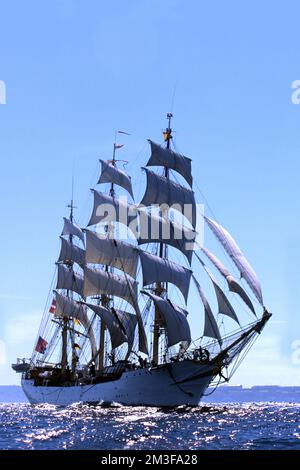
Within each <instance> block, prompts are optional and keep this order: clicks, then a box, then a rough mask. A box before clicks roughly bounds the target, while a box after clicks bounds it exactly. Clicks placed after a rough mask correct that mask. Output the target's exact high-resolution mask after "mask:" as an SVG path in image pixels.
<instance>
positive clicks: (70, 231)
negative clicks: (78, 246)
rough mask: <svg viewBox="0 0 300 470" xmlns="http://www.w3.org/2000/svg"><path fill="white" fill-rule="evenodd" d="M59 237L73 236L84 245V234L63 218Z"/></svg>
mask: <svg viewBox="0 0 300 470" xmlns="http://www.w3.org/2000/svg"><path fill="white" fill-rule="evenodd" d="M61 235H75V236H76V237H78V238H79V239H80V240H81V241H82V242H83V243H84V234H83V231H82V230H81V228H80V227H78V225H76V224H75V222H71V220H69V219H67V218H66V217H64V227H63V230H62V232H61Z"/></svg>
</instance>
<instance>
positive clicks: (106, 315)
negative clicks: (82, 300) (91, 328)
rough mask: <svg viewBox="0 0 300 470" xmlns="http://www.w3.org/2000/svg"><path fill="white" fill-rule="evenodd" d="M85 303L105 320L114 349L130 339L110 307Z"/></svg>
mask: <svg viewBox="0 0 300 470" xmlns="http://www.w3.org/2000/svg"><path fill="white" fill-rule="evenodd" d="M85 305H87V306H88V307H89V308H90V309H91V310H93V311H94V312H95V313H96V315H98V316H99V317H100V318H101V320H103V321H104V323H105V325H106V326H107V329H108V331H109V335H110V340H111V345H112V349H115V348H117V347H118V346H121V344H123V343H126V342H127V341H128V338H127V336H126V333H124V331H122V329H121V328H120V325H119V324H118V323H117V321H116V319H115V318H114V316H113V314H112V312H111V311H110V310H109V309H108V308H105V307H103V306H102V305H94V304H90V303H86V304H85Z"/></svg>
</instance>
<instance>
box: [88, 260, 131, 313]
mask: <svg viewBox="0 0 300 470" xmlns="http://www.w3.org/2000/svg"><path fill="white" fill-rule="evenodd" d="M100 294H106V295H113V296H116V297H120V298H122V299H124V300H126V301H127V302H129V303H130V304H131V305H132V306H133V307H134V306H135V305H136V297H137V283H136V281H134V280H132V279H131V278H126V277H124V276H121V275H117V274H112V273H109V272H106V271H103V270H100V269H91V268H88V267H85V269H84V288H83V295H84V297H88V296H90V295H100Z"/></svg>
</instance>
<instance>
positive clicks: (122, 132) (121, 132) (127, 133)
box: [118, 131, 130, 135]
mask: <svg viewBox="0 0 300 470" xmlns="http://www.w3.org/2000/svg"><path fill="white" fill-rule="evenodd" d="M118 133H119V134H126V135H130V134H129V132H125V131H118Z"/></svg>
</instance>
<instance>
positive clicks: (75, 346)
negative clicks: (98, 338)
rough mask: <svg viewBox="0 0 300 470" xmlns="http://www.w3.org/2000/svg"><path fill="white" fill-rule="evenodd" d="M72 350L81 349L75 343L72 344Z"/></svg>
mask: <svg viewBox="0 0 300 470" xmlns="http://www.w3.org/2000/svg"><path fill="white" fill-rule="evenodd" d="M73 348H74V349H81V347H80V346H79V344H77V343H74V344H73Z"/></svg>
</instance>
